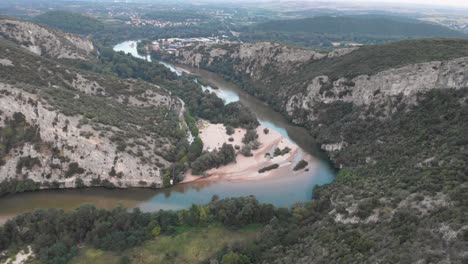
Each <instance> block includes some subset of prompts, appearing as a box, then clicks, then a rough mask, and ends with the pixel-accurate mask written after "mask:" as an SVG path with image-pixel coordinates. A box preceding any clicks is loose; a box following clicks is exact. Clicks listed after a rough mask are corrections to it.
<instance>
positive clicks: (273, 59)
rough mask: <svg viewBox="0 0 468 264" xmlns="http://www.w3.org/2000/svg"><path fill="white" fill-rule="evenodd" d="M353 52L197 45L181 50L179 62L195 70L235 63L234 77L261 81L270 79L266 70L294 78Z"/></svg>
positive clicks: (266, 45)
mask: <svg viewBox="0 0 468 264" xmlns="http://www.w3.org/2000/svg"><path fill="white" fill-rule="evenodd" d="M353 50H355V48H349V49H339V50H335V51H332V52H329V53H325V52H317V51H314V50H305V49H300V48H294V47H289V46H284V45H280V44H277V43H270V42H258V43H243V44H227V45H222V46H215V47H213V46H205V45H198V46H196V47H194V48H193V49H190V50H178V52H177V53H176V60H177V61H178V62H180V63H183V64H188V65H190V66H193V67H210V66H213V67H216V66H219V65H218V64H220V63H221V64H223V63H225V62H233V63H232V64H233V65H232V66H233V70H234V73H236V74H241V75H248V76H249V78H251V79H252V80H262V79H265V78H271V76H269V75H268V72H266V68H274V69H275V70H277V71H279V72H281V73H283V74H293V73H294V72H295V71H297V70H298V68H299V67H301V65H303V64H304V63H306V62H309V61H313V60H319V59H323V58H327V57H328V58H333V57H339V56H342V55H344V54H347V53H349V52H352V51H353Z"/></svg>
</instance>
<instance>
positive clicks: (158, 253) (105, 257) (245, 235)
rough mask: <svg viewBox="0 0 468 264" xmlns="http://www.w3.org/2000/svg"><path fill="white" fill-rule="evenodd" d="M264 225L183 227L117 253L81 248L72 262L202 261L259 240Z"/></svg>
mask: <svg viewBox="0 0 468 264" xmlns="http://www.w3.org/2000/svg"><path fill="white" fill-rule="evenodd" d="M259 230H260V226H257V225H250V226H247V227H244V228H242V229H236V230H230V229H227V228H226V227H223V226H222V225H218V224H214V225H210V226H208V227H196V228H195V227H182V228H179V229H177V232H176V234H174V235H172V236H168V235H161V236H159V237H157V238H155V239H154V240H150V241H147V242H145V243H143V244H142V245H141V246H138V247H135V248H132V249H129V250H126V251H124V252H121V254H118V253H116V252H110V251H103V250H98V249H94V248H90V247H83V248H81V249H80V251H79V254H78V256H76V257H75V258H73V259H72V261H71V262H70V263H72V264H87V263H94V264H101V263H102V264H105V263H126V262H125V261H126V260H125V259H126V258H127V257H128V259H129V260H130V262H127V263H199V262H202V261H204V260H207V259H208V258H209V257H211V256H213V255H214V254H216V253H217V252H218V251H220V250H222V249H223V248H225V247H229V246H230V245H233V244H236V243H239V242H248V241H252V240H253V239H255V237H256V235H257V234H258V232H259Z"/></svg>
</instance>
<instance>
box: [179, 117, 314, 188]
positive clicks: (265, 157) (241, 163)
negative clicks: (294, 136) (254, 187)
mask: <svg viewBox="0 0 468 264" xmlns="http://www.w3.org/2000/svg"><path fill="white" fill-rule="evenodd" d="M264 129H265V127H264V126H259V127H258V128H257V133H258V136H259V138H258V141H259V142H260V144H261V146H260V148H259V149H257V150H254V151H252V153H253V156H252V157H244V156H243V155H242V154H240V153H238V154H237V157H236V162H235V163H230V164H228V165H226V166H222V167H219V168H216V169H211V170H208V171H206V175H207V176H206V177H200V176H196V175H192V174H191V173H190V171H189V172H188V173H187V174H186V177H185V180H184V182H191V181H209V180H218V179H222V180H227V181H246V180H249V181H251V180H260V179H264V178H267V177H287V176H292V175H296V174H300V173H303V172H304V170H299V171H293V168H294V166H295V165H296V164H297V163H298V162H299V161H300V160H301V159H304V160H306V161H307V162H308V163H309V165H311V164H313V163H314V158H313V157H312V156H310V155H309V154H307V153H304V152H303V151H302V150H301V149H300V148H299V146H297V145H296V144H294V143H293V142H291V141H290V140H288V139H287V138H285V137H284V136H282V135H281V134H280V133H278V132H276V131H274V130H271V129H270V130H269V132H268V133H267V134H265V133H264ZM199 130H200V138H201V139H202V141H203V144H204V150H207V151H211V150H213V149H215V148H219V147H221V146H222V145H223V143H227V144H232V145H234V146H235V145H238V146H242V138H243V137H244V134H245V133H246V130H245V129H239V128H237V129H236V130H235V133H234V134H233V135H231V136H228V135H227V134H226V129H225V127H224V126H223V125H222V124H210V123H208V122H205V121H203V122H201V123H200V124H199ZM230 137H232V138H233V139H234V140H233V141H229V138H230ZM285 147H289V148H290V149H291V151H290V152H289V153H287V154H285V155H283V156H276V157H273V152H274V150H275V149H276V148H280V149H284V148H285ZM275 163H276V164H278V165H279V168H277V169H274V170H270V171H267V172H264V173H259V172H258V170H259V169H261V168H264V167H266V166H269V165H272V164H275ZM306 168H307V167H306Z"/></svg>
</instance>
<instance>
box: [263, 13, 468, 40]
mask: <svg viewBox="0 0 468 264" xmlns="http://www.w3.org/2000/svg"><path fill="white" fill-rule="evenodd" d="M256 29H261V30H267V31H285V32H310V33H323V34H336V35H347V34H358V35H373V36H395V37H412V38H414V37H462V36H465V35H464V34H463V33H461V32H458V31H455V30H452V29H449V28H446V27H444V26H439V25H433V24H428V23H423V22H416V21H414V22H410V21H409V20H408V21H406V22H405V21H397V20H394V19H389V18H387V17H385V18H378V17H329V16H324V17H313V18H304V19H294V20H276V21H270V22H266V23H263V24H260V25H257V26H256Z"/></svg>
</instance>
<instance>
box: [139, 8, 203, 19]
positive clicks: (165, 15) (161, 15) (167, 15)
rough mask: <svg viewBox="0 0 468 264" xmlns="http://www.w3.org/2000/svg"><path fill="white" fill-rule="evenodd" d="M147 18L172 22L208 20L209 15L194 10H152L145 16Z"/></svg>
mask: <svg viewBox="0 0 468 264" xmlns="http://www.w3.org/2000/svg"><path fill="white" fill-rule="evenodd" d="M143 17H144V18H146V19H155V20H161V21H171V22H185V21H199V20H207V19H209V16H207V15H204V14H199V13H195V12H194V11H193V10H190V11H189V10H174V11H152V12H151V13H147V14H145V15H144V16H143Z"/></svg>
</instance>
